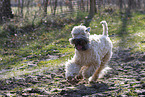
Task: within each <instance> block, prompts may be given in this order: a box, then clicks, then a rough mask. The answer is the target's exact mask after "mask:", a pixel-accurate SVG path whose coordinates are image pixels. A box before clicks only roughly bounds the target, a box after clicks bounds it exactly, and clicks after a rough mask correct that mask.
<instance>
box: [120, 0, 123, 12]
mask: <svg viewBox="0 0 145 97" xmlns="http://www.w3.org/2000/svg"><path fill="white" fill-rule="evenodd" d="M119 8H120V11H122V8H123V0H119Z"/></svg>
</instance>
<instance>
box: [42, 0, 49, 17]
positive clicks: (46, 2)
mask: <svg viewBox="0 0 145 97" xmlns="http://www.w3.org/2000/svg"><path fill="white" fill-rule="evenodd" d="M43 2H44V16H46V15H47V6H48V0H44V1H43Z"/></svg>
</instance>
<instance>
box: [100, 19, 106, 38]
mask: <svg viewBox="0 0 145 97" xmlns="http://www.w3.org/2000/svg"><path fill="white" fill-rule="evenodd" d="M100 23H101V24H102V26H103V35H105V36H108V26H107V22H106V21H101V22H100Z"/></svg>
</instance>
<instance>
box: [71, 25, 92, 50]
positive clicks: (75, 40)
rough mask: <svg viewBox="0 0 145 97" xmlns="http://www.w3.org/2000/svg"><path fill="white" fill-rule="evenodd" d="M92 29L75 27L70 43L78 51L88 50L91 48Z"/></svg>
mask: <svg viewBox="0 0 145 97" xmlns="http://www.w3.org/2000/svg"><path fill="white" fill-rule="evenodd" d="M89 32H90V27H88V28H86V26H75V27H74V28H73V29H72V32H71V34H72V38H70V39H69V41H70V43H71V44H73V45H74V46H75V48H76V49H77V50H79V51H80V50H83V51H85V50H87V49H88V48H89V35H90V33H89Z"/></svg>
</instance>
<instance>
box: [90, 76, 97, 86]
mask: <svg viewBox="0 0 145 97" xmlns="http://www.w3.org/2000/svg"><path fill="white" fill-rule="evenodd" d="M88 80H89V84H92V83H96V80H97V78H94V77H92V76H91V77H90V78H89V79H88Z"/></svg>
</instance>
